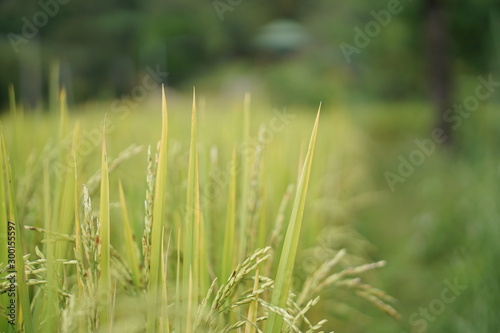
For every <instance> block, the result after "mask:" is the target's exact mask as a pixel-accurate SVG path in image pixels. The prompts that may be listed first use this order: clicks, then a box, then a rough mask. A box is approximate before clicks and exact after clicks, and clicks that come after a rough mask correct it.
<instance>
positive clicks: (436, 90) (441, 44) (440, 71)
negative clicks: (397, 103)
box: [425, 0, 453, 144]
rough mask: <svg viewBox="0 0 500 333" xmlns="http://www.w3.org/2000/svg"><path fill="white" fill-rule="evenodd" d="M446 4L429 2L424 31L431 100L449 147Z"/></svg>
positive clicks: (448, 65) (449, 79)
mask: <svg viewBox="0 0 500 333" xmlns="http://www.w3.org/2000/svg"><path fill="white" fill-rule="evenodd" d="M445 2H446V0H426V3H425V19H426V22H425V28H426V37H427V38H426V39H427V40H426V43H427V57H428V70H429V87H430V89H431V91H430V96H431V99H432V101H433V103H434V105H435V108H436V111H437V112H436V114H437V124H436V126H437V127H438V128H441V129H443V131H444V132H445V134H446V135H447V138H448V139H447V140H446V141H445V143H446V144H451V143H452V141H453V133H452V128H451V124H450V123H449V122H446V121H445V120H444V116H445V113H446V111H447V110H448V109H449V108H450V107H451V106H452V98H453V97H452V74H451V59H450V54H449V51H450V50H449V42H450V36H449V30H448V26H447V22H446V4H445Z"/></svg>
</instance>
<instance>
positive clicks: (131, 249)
mask: <svg viewBox="0 0 500 333" xmlns="http://www.w3.org/2000/svg"><path fill="white" fill-rule="evenodd" d="M118 185H119V189H118V190H119V194H120V206H121V208H122V217H123V241H124V244H125V245H124V247H125V251H126V258H127V262H128V267H130V270H131V271H132V278H133V281H134V285H135V286H136V287H139V285H140V282H141V272H140V270H139V253H138V249H137V244H136V242H135V235H134V233H133V231H132V226H131V225H130V218H129V214H128V209H127V202H126V200H125V193H124V191H123V185H122V182H121V180H120V181H119V183H118Z"/></svg>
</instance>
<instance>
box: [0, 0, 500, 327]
mask: <svg viewBox="0 0 500 333" xmlns="http://www.w3.org/2000/svg"><path fill="white" fill-rule="evenodd" d="M391 6H396V7H397V8H398V9H397V10H396V11H397V13H395V14H391V15H390V20H389V21H390V22H388V23H387V24H386V26H383V25H382V24H380V23H379V30H376V31H378V32H376V33H373V37H370V36H368V33H367V32H366V28H367V24H369V23H370V22H378V21H377V19H376V16H377V15H379V16H380V13H381V11H385V12H387V11H389V8H392V7H391ZM396 7H394V8H396ZM499 9H500V2H498V1H494V0H475V1H472V0H467V1H466V0H456V1H445V0H441V1H439V0H428V1H407V0H403V1H400V2H399V1H379V0H376V1H366V0H351V1H348V2H347V1H345V2H339V1H328V0H318V1H300V0H295V1H291V0H278V1H275V2H270V1H262V0H253V1H248V0H246V1H245V0H243V1H236V0H232V1H230V0H220V1H219V0H216V1H195V0H182V1H181V0H169V1H156V0H152V1H148V2H145V1H144V2H141V1H135V0H122V1H115V0H110V1H106V2H102V1H96V0H87V1H79V0H69V1H60V2H58V1H56V0H53V1H43V0H42V1H39V2H36V1H15V0H3V1H2V2H1V3H0V73H1V74H0V108H1V109H2V110H6V109H7V105H8V89H7V87H8V85H9V84H11V83H12V84H13V85H14V87H15V88H16V94H17V96H18V102H19V103H20V104H21V105H23V106H24V108H25V111H27V112H29V111H33V112H34V113H36V112H37V110H38V111H40V110H45V109H48V108H50V107H53V106H54V105H52V104H55V103H56V102H55V101H56V100H57V98H56V97H54V96H57V90H58V88H57V87H59V85H61V86H64V87H65V88H66V89H67V92H68V99H69V103H70V106H72V109H77V107H76V106H77V105H87V107H83V108H80V107H78V109H79V110H81V112H82V113H83V112H85V111H84V110H86V109H88V108H90V107H88V105H92V106H95V105H97V107H96V109H99V111H101V110H102V112H108V109H109V105H110V104H109V103H108V102H109V101H110V100H115V101H119V102H121V103H125V102H126V101H127V100H128V101H129V102H131V103H133V105H136V103H137V104H140V103H139V102H142V101H143V98H142V97H141V96H142V95H141V96H139V95H138V96H139V97H137V96H136V98H134V97H133V96H132V98H130V95H131V92H133V91H134V89H135V88H136V87H138V86H141V85H143V84H144V78H145V77H146V76H147V75H150V73H151V69H153V70H156V71H157V72H160V73H162V75H160V79H159V80H156V81H155V82H156V83H157V84H158V83H165V84H166V85H167V87H168V88H169V90H170V94H169V95H170V96H172V97H174V98H173V99H174V101H175V98H177V97H178V98H179V100H184V98H185V97H184V96H185V95H187V94H188V93H190V91H191V89H192V88H191V87H192V86H193V85H195V86H196V87H197V90H198V92H200V93H201V95H202V96H203V95H205V96H208V97H207V100H208V101H211V102H212V104H211V105H212V106H211V108H213V109H218V108H220V109H224V108H231V107H233V106H234V105H235V103H239V101H241V100H242V96H243V93H244V92H246V91H249V92H251V93H252V96H254V97H253V98H254V99H255V100H258V101H259V102H258V103H257V104H258V105H259V106H260V107H261V108H262V109H266V108H268V109H271V108H272V107H278V108H280V109H282V108H283V107H285V106H288V107H290V108H291V111H292V112H296V113H298V114H301V113H302V114H306V113H307V112H309V111H311V113H312V112H314V111H315V110H316V107H317V105H318V103H319V101H323V106H324V109H325V112H326V113H327V114H330V116H329V117H327V118H326V119H327V120H326V121H325V122H323V123H322V125H321V126H322V127H321V129H320V135H319V137H318V141H321V140H323V142H322V143H321V144H320V151H319V152H318V156H322V157H318V159H319V161H318V163H319V166H320V167H321V170H326V171H328V170H336V172H337V173H330V174H328V173H325V174H326V175H327V176H325V177H326V178H319V179H315V181H316V184H320V185H321V186H320V185H316V187H315V188H313V190H312V191H313V194H312V197H313V198H315V199H316V200H317V203H316V206H314V205H315V204H314V203H313V206H314V207H316V208H317V206H318V205H319V206H320V208H318V209H317V210H316V213H317V214H318V216H320V217H321V218H322V219H323V220H324V221H331V223H332V224H340V225H342V224H349V225H352V226H354V228H355V229H356V230H357V232H359V233H360V235H361V236H362V238H363V239H366V240H368V241H369V242H370V243H371V244H372V246H371V247H370V250H369V251H368V254H367V255H368V256H369V257H370V258H373V259H374V260H381V259H384V260H387V262H388V266H387V267H386V268H385V269H383V270H381V271H380V272H378V275H376V276H374V277H373V279H374V280H376V281H377V283H376V285H377V286H380V287H381V289H384V290H386V291H388V293H389V294H391V295H393V296H395V297H396V298H397V299H398V303H397V304H396V308H397V309H398V311H400V312H401V315H402V319H401V320H399V321H395V320H394V319H392V318H390V317H388V316H385V315H384V314H381V313H380V312H379V311H377V310H374V309H372V308H370V307H364V306H362V305H359V306H361V307H362V310H361V311H360V313H358V314H357V315H352V314H350V315H346V316H338V313H337V312H335V313H333V312H332V314H331V318H329V319H330V320H331V322H332V324H331V325H332V327H337V329H338V330H339V331H345V332H366V331H370V332H397V333H401V332H450V333H451V332H474V333H476V332H477V333H479V332H484V333H490V332H491V333H498V332H500V316H499V315H498V311H500V284H499V282H500V270H499V269H498V268H496V263H497V262H498V259H499V258H500V246H499V245H498V244H499V240H500V227H499V217H500V212H499V207H500V203H499V201H500V190H499V188H500V187H499V184H500V158H499V154H498V151H497V149H498V148H497V146H496V144H497V143H498V142H499V141H500V127H499V125H500V123H499V121H500V119H499V115H498V100H499V98H498V96H499V93H498V91H496V90H493V91H492V92H491V94H489V96H488V98H487V100H484V101H481V103H480V105H479V107H478V108H477V109H476V110H475V111H474V112H470V113H467V114H466V115H465V116H462V115H461V114H458V113H457V112H452V113H448V115H454V116H457V115H460V117H461V119H462V123H461V124H460V126H457V128H452V127H451V124H452V122H450V121H448V122H443V117H444V115H446V114H447V112H448V111H449V110H450V108H451V107H452V105H453V104H454V103H463V102H465V100H466V99H467V98H468V97H469V96H472V95H474V94H476V91H475V90H476V87H477V86H478V84H479V83H478V79H477V77H478V76H482V77H484V78H488V76H490V75H491V77H492V78H493V81H494V82H498V81H500V72H499V71H498V69H499V65H498V62H499V55H500V53H499V52H500V41H499V38H500V37H499V36H500V21H499V20H498V18H497V14H496V10H499ZM373 11H374V12H375V13H376V14H375V15H374V14H373ZM385 12H384V13H385ZM40 13H45V14H40ZM52 14H53V15H52ZM44 17H45V18H46V20H45V19H44ZM44 22H45V23H44ZM372 26H373V27H374V25H373V24H372ZM358 29H359V30H358ZM360 30H361V31H362V32H364V34H365V35H366V36H368V37H366V36H365V37H364V42H363V43H364V44H366V45H364V44H363V43H362V44H363V45H364V46H363V47H358V46H356V39H358V42H359V41H360V40H359V39H360V38H361V39H363V37H359V36H358V34H359V33H358V31H360ZM357 36H358V37H357ZM346 44H349V45H350V46H352V47H356V49H357V51H359V52H357V51H356V52H354V53H353V54H351V55H350V56H348V57H346V54H345V47H346ZM342 45H344V49H343V47H342ZM343 50H344V51H343ZM351 50H353V49H351ZM165 73H168V75H166V74H165ZM54 82H56V83H54ZM151 82H152V81H151ZM51 84H52V85H51ZM54 85H55V87H56V88H54ZM138 93H139V92H138ZM148 97H151V98H152V99H153V98H155V99H157V98H158V95H156V94H155V95H151V96H148ZM119 98H122V99H121V100H118V99H119ZM214 101H215V102H214ZM103 105H104V107H103ZM122 105H124V104H122ZM155 105H156V104H155ZM214 105H215V107H214ZM133 108H134V107H131V109H133ZM339 114H341V115H343V116H342V117H344V116H345V117H346V118H347V119H349V121H348V122H347V123H349V124H350V125H349V126H347V125H345V123H343V122H340V125H339V122H338V121H339V119H338V115H339ZM307 117H309V115H307ZM222 119H223V117H222ZM307 119H308V120H307V121H309V123H310V119H309V118H307ZM342 119H343V118H342ZM440 124H441V125H443V126H444V127H443V130H445V131H446V132H447V133H448V135H449V136H450V137H452V138H453V140H450V142H449V144H448V145H439V144H436V147H435V151H436V153H433V154H430V156H426V157H425V163H423V164H422V165H420V166H418V167H415V171H414V172H413V173H412V174H411V176H409V177H407V178H406V177H405V181H404V182H402V183H397V184H396V185H395V191H391V190H390V186H388V181H387V172H392V173H395V174H397V172H398V171H397V169H398V167H399V165H400V160H399V157H400V156H402V157H403V158H404V159H406V160H408V159H409V156H410V154H411V153H412V152H414V151H415V150H416V147H417V146H416V144H415V140H416V139H419V140H425V139H428V138H431V137H432V136H431V133H432V130H433V129H434V128H436V126H440ZM351 125H352V127H350V126H351ZM214 126H216V125H214ZM119 127H120V126H119V125H118V126H117V128H119ZM200 127H202V126H200ZM307 130H309V129H308V128H307ZM321 131H323V132H326V133H328V132H332V133H334V134H332V133H329V134H330V135H327V134H321ZM337 132H340V134H339V133H337ZM354 132H355V133H354ZM117 133H120V132H117ZM115 135H116V136H117V137H118V134H115ZM123 135H126V133H124V134H123ZM141 135H142V134H141ZM322 135H323V136H322ZM141 137H142V136H141ZM138 140H140V139H138ZM335 149H338V150H340V151H343V152H344V153H343V154H340V155H339V156H341V158H339V159H338V160H330V159H328V158H327V156H330V155H329V154H330V152H331V150H335ZM334 156H336V155H334ZM291 163H292V162H291ZM293 163H295V159H294V160H293ZM330 164H332V165H334V166H335V167H331V169H329V167H328V166H329V165H330ZM339 170H340V171H339ZM360 174H361V176H359V175H360ZM317 177H320V175H318V176H317ZM358 177H360V178H361V179H362V181H360V180H358ZM358 181H359V183H358ZM315 191H316V192H315ZM372 196H373V197H375V198H376V199H374V200H371V199H370V200H363V198H364V199H366V198H367V197H370V198H371V197H372ZM321 198H323V199H324V198H328V200H329V201H327V202H326V203H321V200H320V199H321ZM353 198H354V199H353ZM351 199H352V200H351ZM358 201H360V202H363V204H357V203H358ZM325 205H326V206H327V207H328V209H326V208H324V207H323V206H325ZM321 207H323V208H321ZM346 207H348V209H347V208H346ZM445 281H448V282H450V283H454V281H458V282H459V284H460V285H464V286H466V287H467V288H466V289H465V290H463V291H462V292H461V293H460V295H459V296H457V297H456V299H455V300H454V301H453V302H450V303H446V306H445V308H444V309H442V311H441V308H439V307H438V306H439V304H438V303H439V302H438V301H436V300H442V297H443V296H442V295H443V290H445V289H446V288H447V284H446V283H447V282H445ZM326 306H328V303H327V305H326ZM353 307H356V305H353ZM433 307H436V308H435V309H434V310H436V309H438V308H439V311H437V310H436V311H434V310H430V312H431V317H429V318H428V319H426V321H425V323H426V324H425V327H424V325H423V324H421V325H419V324H418V323H419V322H418V320H421V319H422V318H425V316H426V315H425V314H422V312H421V311H422V309H423V310H424V311H425V310H426V309H427V310H428V309H432V308H433ZM436 312H439V315H435V314H436ZM415 313H417V315H415ZM432 313H434V315H432ZM420 323H422V322H420ZM332 329H333V328H332Z"/></svg>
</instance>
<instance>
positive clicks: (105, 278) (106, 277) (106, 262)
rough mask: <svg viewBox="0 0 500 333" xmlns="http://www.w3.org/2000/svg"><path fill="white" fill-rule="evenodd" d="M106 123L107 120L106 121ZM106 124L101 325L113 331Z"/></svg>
mask: <svg viewBox="0 0 500 333" xmlns="http://www.w3.org/2000/svg"><path fill="white" fill-rule="evenodd" d="M104 123H106V120H105V121H104ZM105 130H106V124H104V126H103V140H102V156H101V200H100V207H99V226H100V236H101V237H100V243H101V256H100V258H99V267H100V276H99V284H98V291H99V292H98V296H99V299H98V301H99V303H100V304H98V307H99V323H100V327H101V329H102V330H103V331H111V320H112V318H111V311H110V308H111V291H112V289H111V260H110V232H111V230H110V221H109V174H108V158H107V152H106V133H105Z"/></svg>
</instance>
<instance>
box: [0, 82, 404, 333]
mask: <svg viewBox="0 0 500 333" xmlns="http://www.w3.org/2000/svg"><path fill="white" fill-rule="evenodd" d="M59 105H60V116H59V125H58V127H59V134H58V135H59V139H60V140H59V141H60V142H62V140H61V138H63V137H65V136H66V135H68V128H69V115H68V112H67V108H66V103H65V95H64V93H62V94H61V98H60V103H59ZM14 108H15V107H14ZM250 108H251V106H250V96H249V95H247V96H246V97H245V102H244V108H243V109H244V110H243V125H242V126H243V131H242V132H243V140H249V138H250V128H251V126H250ZM161 111H162V112H161V133H160V140H159V142H158V145H157V151H156V153H153V152H152V151H151V148H149V149H148V151H147V163H146V164H147V165H146V172H145V175H146V184H145V185H146V186H145V191H146V193H145V200H144V209H143V211H142V212H141V214H138V213H137V212H131V210H130V206H129V205H130V203H131V202H132V201H131V200H133V199H135V198H138V197H140V198H141V200H143V198H144V195H139V196H137V195H132V194H131V193H130V192H128V191H126V190H125V189H126V188H127V179H121V180H119V179H116V178H115V176H114V170H115V169H116V168H117V167H118V165H120V164H121V163H122V162H124V161H125V160H127V159H129V158H130V157H132V156H134V155H135V154H137V153H139V152H140V151H141V150H142V149H141V147H140V146H131V147H129V148H127V149H125V150H124V151H122V152H121V153H118V154H113V155H116V156H117V157H116V158H115V159H111V158H109V159H108V152H110V153H111V150H110V149H109V147H110V145H109V144H108V143H109V140H110V139H109V137H108V138H107V137H106V133H105V130H103V139H102V145H101V156H100V157H101V158H100V166H99V167H98V170H97V171H95V172H92V174H91V175H90V176H89V177H88V178H85V177H82V174H84V172H83V170H82V169H83V168H82V165H83V164H85V163H84V162H85V161H79V160H77V158H76V153H75V152H76V149H77V146H78V141H79V140H80V139H81V138H80V131H79V124H78V123H77V125H76V126H75V130H74V131H73V132H72V133H73V142H72V146H71V149H70V150H69V151H66V150H65V149H63V147H62V146H59V145H58V144H57V143H55V144H54V145H53V146H52V147H51V146H50V145H49V146H48V148H47V150H46V151H49V152H55V153H51V154H47V155H45V158H41V159H40V163H41V164H42V165H41V166H40V167H36V168H32V169H31V174H30V175H29V177H30V179H36V178H39V179H42V181H43V186H42V188H41V190H39V191H37V190H36V189H29V191H27V192H30V191H32V192H33V195H34V196H35V197H37V198H38V199H37V200H39V201H37V202H40V203H41V209H40V211H42V212H43V214H42V217H41V218H40V219H33V222H35V223H34V225H33V226H30V227H28V228H27V229H29V230H24V228H23V227H22V224H20V223H19V221H18V220H17V218H16V204H17V205H23V204H25V203H23V202H15V201H14V198H15V195H14V190H15V186H14V184H15V183H16V182H15V181H13V178H12V175H11V171H10V163H9V160H8V155H7V149H6V145H5V140H4V139H3V137H2V138H1V141H0V143H1V144H0V150H1V151H0V165H1V177H0V218H1V217H2V216H6V217H7V216H8V220H9V221H15V222H16V224H15V225H16V232H17V234H18V240H17V243H16V252H17V253H18V254H19V255H18V258H21V256H24V257H23V260H18V261H17V262H16V265H17V266H16V269H17V271H18V280H17V281H18V282H17V288H18V290H19V294H18V295H19V296H18V297H19V303H18V313H19V314H22V315H19V316H18V319H17V322H16V330H18V331H26V332H33V329H34V327H35V326H36V327H39V330H38V331H40V332H54V331H60V332H86V331H92V332H94V331H109V332H111V331H117V332H118V331H122V330H123V328H124V327H127V328H128V329H129V330H131V331H137V332H144V331H146V332H158V331H161V332H188V333H189V332H214V333H216V332H217V333H219V332H243V331H244V332H245V333H253V332H270V333H274V332H280V331H283V332H289V331H292V332H319V331H320V330H321V329H322V327H323V326H324V325H325V323H326V319H321V320H319V321H318V322H316V323H313V322H311V320H310V319H309V318H308V313H309V312H311V311H314V309H315V307H317V306H318V303H319V296H320V295H322V293H323V291H324V290H325V289H328V288H350V289H352V290H354V291H355V293H356V294H357V295H359V296H360V297H362V298H364V299H366V300H368V301H369V302H371V303H373V304H374V305H375V306H376V307H378V308H380V309H381V310H382V311H384V312H386V313H388V314H390V315H391V316H394V317H397V312H396V311H395V310H394V308H392V307H391V306H390V305H389V303H391V302H392V301H393V299H392V298H391V297H390V296H388V295H386V294H385V293H384V292H383V291H381V290H378V289H376V288H374V287H372V286H370V285H369V284H365V283H362V282H361V280H360V278H359V276H360V275H362V274H363V273H365V272H367V271H370V270H373V269H376V268H379V267H381V266H383V265H384V263H383V262H377V263H372V264H365V265H354V266H351V267H345V268H338V266H339V262H340V261H341V260H342V259H345V258H344V256H345V251H343V250H340V251H338V252H337V253H336V255H335V256H333V257H331V258H330V259H326V260H325V261H324V262H323V263H321V265H320V266H319V268H318V269H317V270H316V271H315V272H314V273H313V274H312V275H311V276H308V277H305V278H304V279H302V280H301V279H299V281H298V282H297V283H294V284H292V279H293V278H294V277H296V274H295V273H296V267H295V265H296V261H297V257H298V252H299V251H301V249H300V246H299V245H300V241H299V240H300V237H301V226H302V223H303V220H305V219H307V218H308V217H307V216H304V212H305V207H306V204H307V200H306V196H307V191H308V184H309V181H310V175H311V172H312V165H313V154H314V149H315V143H316V138H317V135H318V128H319V123H320V117H319V115H320V112H319V110H318V114H317V117H316V120H315V122H314V126H313V130H312V134H311V137H310V141H309V146H308V148H307V150H306V151H305V154H304V156H303V160H302V161H301V162H300V163H299V165H300V166H301V167H300V173H299V176H298V178H297V179H298V182H297V184H296V185H295V186H294V185H292V184H290V185H289V186H288V187H287V189H286V191H285V192H284V193H283V194H282V195H281V198H278V200H275V201H273V202H277V203H278V205H275V206H272V205H270V206H272V209H270V208H269V206H268V201H267V200H266V197H265V193H266V189H267V187H266V186H267V185H266V184H267V183H266V181H265V180H266V175H265V168H264V166H265V164H266V163H268V162H269V160H271V161H272V159H268V157H267V155H266V148H267V147H266V145H265V142H264V140H262V135H261V136H259V137H260V139H258V140H257V141H258V142H257V146H256V147H257V149H255V151H253V152H250V153H249V152H248V151H245V152H241V151H238V150H237V148H236V147H233V148H232V154H231V162H232V163H231V168H230V169H229V177H228V182H227V184H224V186H225V187H226V188H227V197H226V198H224V200H221V202H223V206H224V209H222V210H220V209H219V208H218V206H217V202H216V201H206V200H205V201H204V200H202V195H203V194H202V191H201V190H200V189H201V188H202V186H203V182H204V180H205V179H210V177H207V171H206V170H205V169H204V164H203V163H202V161H201V158H200V155H199V153H200V151H199V147H200V140H199V137H198V120H197V109H196V97H195V94H194V93H193V104H192V110H191V111H192V112H191V135H190V145H189V151H188V156H189V158H188V160H187V161H186V164H181V165H173V166H172V163H173V162H172V160H170V159H169V155H168V154H167V149H168V123H169V122H168V117H169V115H168V113H167V103H166V97H165V92H164V90H163V91H162V107H161ZM12 117H13V118H14V119H11V121H15V122H17V123H20V124H21V127H22V122H23V121H24V120H22V119H20V118H18V116H17V115H16V114H15V113H13V114H12ZM23 119H24V118H23ZM104 128H105V125H104ZM110 155H111V154H110ZM153 156H154V157H153ZM68 160H70V161H71V160H72V161H73V166H72V167H70V168H69V169H67V170H66V172H65V173H64V174H63V175H62V176H61V174H56V175H53V174H51V170H58V169H57V168H55V169H54V168H53V166H54V165H60V164H61V163H63V162H64V161H68ZM108 161H111V162H108ZM213 161H215V159H213ZM32 163H35V162H32ZM177 163H184V162H177ZM213 163H215V162H213ZM176 167H177V168H180V169H182V170H184V173H178V174H185V176H186V177H185V179H177V180H176V181H177V182H178V183H179V184H184V185H185V186H180V188H182V191H183V193H182V195H181V196H178V195H174V194H173V191H172V190H171V189H172V188H179V184H172V179H173V177H169V174H170V172H171V170H172V168H176ZM238 170H241V174H239V173H238ZM134 171H135V172H137V170H134ZM26 172H29V170H27V171H26ZM87 172H88V170H87ZM81 179H87V181H85V182H82V181H81ZM294 179H295V177H294ZM294 179H293V180H294ZM4 180H5V181H4ZM267 181H272V180H269V179H267ZM115 183H116V184H117V186H116V188H115V187H114V184H115ZM294 188H295V196H294V199H293V202H292V201H291V198H292V196H293V189H294ZM98 189H99V191H98ZM5 193H7V196H5V195H4V194H5ZM115 194H116V195H115ZM22 197H23V198H24V197H26V196H24V195H23V196H22ZM94 197H98V198H99V200H96V202H98V203H99V207H98V210H96V211H94V210H93V206H92V199H93V198H94ZM113 197H116V200H118V202H117V203H116V204H115V203H114V202H113V201H112V200H113ZM279 199H281V202H280V200H279ZM35 207H36V205H35ZM114 207H118V208H120V210H119V213H118V212H115V211H114ZM176 207H177V208H176ZM178 207H184V208H183V209H181V210H180V211H179V209H178ZM289 210H291V213H289ZM208 212H210V214H211V216H210V217H208V216H207V215H208V214H209V213H208ZM115 213H116V214H115ZM269 213H272V215H274V216H275V220H274V221H273V225H271V226H270V227H268V226H267V224H270V222H269V220H268V215H270V214H269ZM212 214H215V215H212ZM2 221H4V219H2ZM3 230H4V228H3V227H2V231H0V237H2V239H3V238H5V237H6V235H5V233H4V231H3ZM137 230H143V232H142V235H140V236H141V237H136V232H137ZM214 230H215V231H214ZM266 230H269V234H267V233H266V232H265V231H266ZM220 233H222V234H220ZM25 239H29V240H30V241H31V243H30V244H26V245H22V242H23V241H24V240H25ZM138 240H140V241H139V242H138ZM119 244H121V245H122V246H119ZM117 245H118V246H117ZM39 246H40V247H41V248H42V250H40V249H39ZM141 248H142V251H140V249H141ZM29 249H32V250H33V251H34V252H35V253H36V254H37V256H38V259H36V260H34V261H30V259H29V258H30V254H25V251H26V250H29ZM210 251H213V253H211V252H210ZM0 252H2V251H0ZM214 254H215V255H214ZM216 256H217V257H216ZM214 257H216V260H214V259H213V258H214ZM5 260H6V258H5V254H4V253H3V252H2V253H0V262H2V263H3V264H2V265H3V266H0V269H1V267H4V266H5ZM337 268H338V270H337V271H335V269H337ZM5 271H6V270H5V269H1V273H0V276H1V277H2V278H3V277H4V275H5ZM7 287H8V286H7V283H6V282H4V281H0V291H1V290H5V289H6V288H7ZM0 306H2V309H5V306H6V303H5V302H4V301H3V300H2V303H0ZM47 309H54V311H52V310H51V311H48V310H47ZM138 309H139V310H138ZM0 325H3V326H0V328H3V329H4V330H6V331H8V330H9V329H10V328H9V327H8V325H5V322H2V323H1V324H0Z"/></svg>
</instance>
